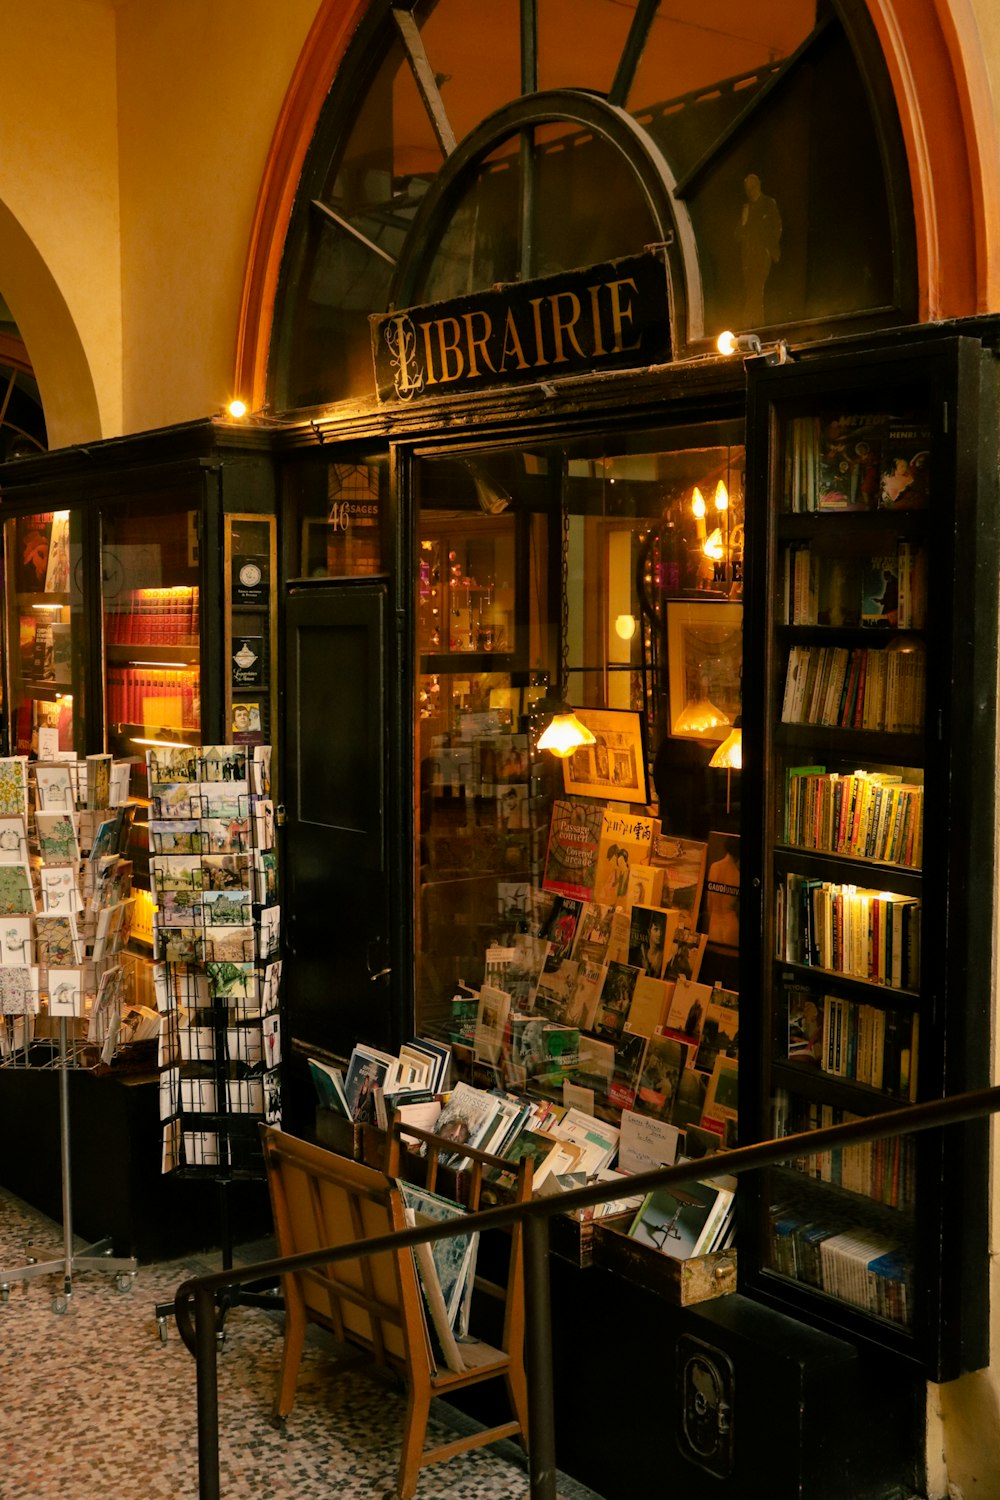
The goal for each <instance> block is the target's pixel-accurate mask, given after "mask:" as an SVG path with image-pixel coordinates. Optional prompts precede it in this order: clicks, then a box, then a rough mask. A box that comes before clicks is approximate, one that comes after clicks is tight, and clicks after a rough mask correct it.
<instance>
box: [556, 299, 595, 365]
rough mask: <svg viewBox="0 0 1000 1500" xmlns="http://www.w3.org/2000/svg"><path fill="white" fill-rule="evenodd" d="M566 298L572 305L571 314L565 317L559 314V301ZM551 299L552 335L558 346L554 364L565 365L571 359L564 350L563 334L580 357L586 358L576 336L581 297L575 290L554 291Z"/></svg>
mask: <svg viewBox="0 0 1000 1500" xmlns="http://www.w3.org/2000/svg"><path fill="white" fill-rule="evenodd" d="M564 300H568V301H569V306H570V315H569V317H567V318H565V319H564V318H561V317H560V316H559V303H560V302H561V301H564ZM549 301H550V302H551V303H552V337H553V339H554V340H555V347H556V352H555V356H554V358H553V361H552V362H553V364H556V365H564V364H566V363H567V361H568V359H569V355H568V354H566V353H564V352H563V334H565V335H566V337H567V338H568V339H569V341H570V343H571V344H572V345H573V348H574V349H575V350H576V352H577V354H578V355H579V356H580V358H581V359H586V357H587V356H586V355H585V354H584V352H583V350H582V349H581V348H580V341H579V339H578V338H577V336H576V325H577V323H578V322H579V321H580V299H579V297H578V296H577V295H576V293H575V292H553V294H552V296H551V297H550V298H549Z"/></svg>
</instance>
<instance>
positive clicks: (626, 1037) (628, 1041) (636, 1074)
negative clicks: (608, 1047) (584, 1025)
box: [608, 1031, 649, 1109]
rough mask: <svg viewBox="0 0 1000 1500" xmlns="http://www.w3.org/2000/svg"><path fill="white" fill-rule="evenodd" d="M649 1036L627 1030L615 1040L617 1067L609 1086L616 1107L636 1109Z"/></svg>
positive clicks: (609, 1101)
mask: <svg viewBox="0 0 1000 1500" xmlns="http://www.w3.org/2000/svg"><path fill="white" fill-rule="evenodd" d="M648 1041H649V1038H648V1037H645V1036H640V1035H639V1034H638V1032H631V1031H625V1032H623V1033H622V1034H621V1035H620V1036H619V1037H618V1038H617V1039H616V1041H615V1044H614V1047H615V1067H614V1072H613V1074H612V1077H611V1083H610V1085H609V1087H608V1103H609V1104H610V1105H611V1106H612V1108H614V1109H634V1108H635V1098H636V1094H637V1092H638V1089H639V1079H640V1078H641V1076H642V1068H643V1063H644V1062H645V1058H646V1046H647V1044H648Z"/></svg>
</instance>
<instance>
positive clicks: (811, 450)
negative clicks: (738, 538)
mask: <svg viewBox="0 0 1000 1500" xmlns="http://www.w3.org/2000/svg"><path fill="white" fill-rule="evenodd" d="M783 478H784V490H785V498H786V505H787V508H788V509H789V510H791V511H793V512H811V511H828V512H840V511H858V510H919V509H924V508H925V507H926V506H927V504H928V500H929V496H930V430H929V428H928V426H927V424H926V422H924V421H923V420H922V419H920V418H914V417H911V416H887V415H884V414H881V413H874V412H847V413H836V412H826V413H822V414H819V415H812V416H802V417H793V418H792V420H791V421H790V422H789V423H788V426H787V428H786V433H785V464H784V476H783Z"/></svg>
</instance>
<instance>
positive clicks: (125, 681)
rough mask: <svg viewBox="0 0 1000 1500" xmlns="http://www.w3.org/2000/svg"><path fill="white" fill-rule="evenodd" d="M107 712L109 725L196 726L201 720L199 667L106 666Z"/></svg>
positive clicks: (177, 727) (173, 727) (180, 727)
mask: <svg viewBox="0 0 1000 1500" xmlns="http://www.w3.org/2000/svg"><path fill="white" fill-rule="evenodd" d="M107 713H108V722H109V723H111V724H155V725H160V726H162V727H164V728H170V729H185V728H188V727H192V726H193V727H197V725H198V723H199V720H200V718H201V685H200V674H199V671H198V668H197V667H193V668H188V669H185V670H181V671H177V670H173V669H167V668H164V667H154V666H146V667H116V666H108V668H107Z"/></svg>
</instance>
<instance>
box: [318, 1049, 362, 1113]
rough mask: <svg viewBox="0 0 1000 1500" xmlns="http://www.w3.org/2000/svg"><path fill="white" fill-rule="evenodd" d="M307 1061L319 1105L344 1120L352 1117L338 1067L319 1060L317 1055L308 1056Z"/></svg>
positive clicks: (342, 1076)
mask: <svg viewBox="0 0 1000 1500" xmlns="http://www.w3.org/2000/svg"><path fill="white" fill-rule="evenodd" d="M307 1062H308V1065H309V1077H310V1078H311V1079H312V1083H313V1087H314V1088H315V1090H316V1098H317V1100H318V1101H319V1104H320V1107H321V1108H322V1109H330V1110H333V1112H334V1114H338V1115H342V1116H343V1118H344V1119H345V1120H350V1119H352V1118H353V1116H352V1114H351V1106H350V1103H349V1102H348V1098H347V1094H346V1091H345V1089H344V1075H343V1073H342V1072H341V1071H340V1069H339V1068H333V1067H330V1065H329V1064H328V1063H325V1062H320V1060H319V1058H317V1057H310V1058H308V1059H307Z"/></svg>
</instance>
